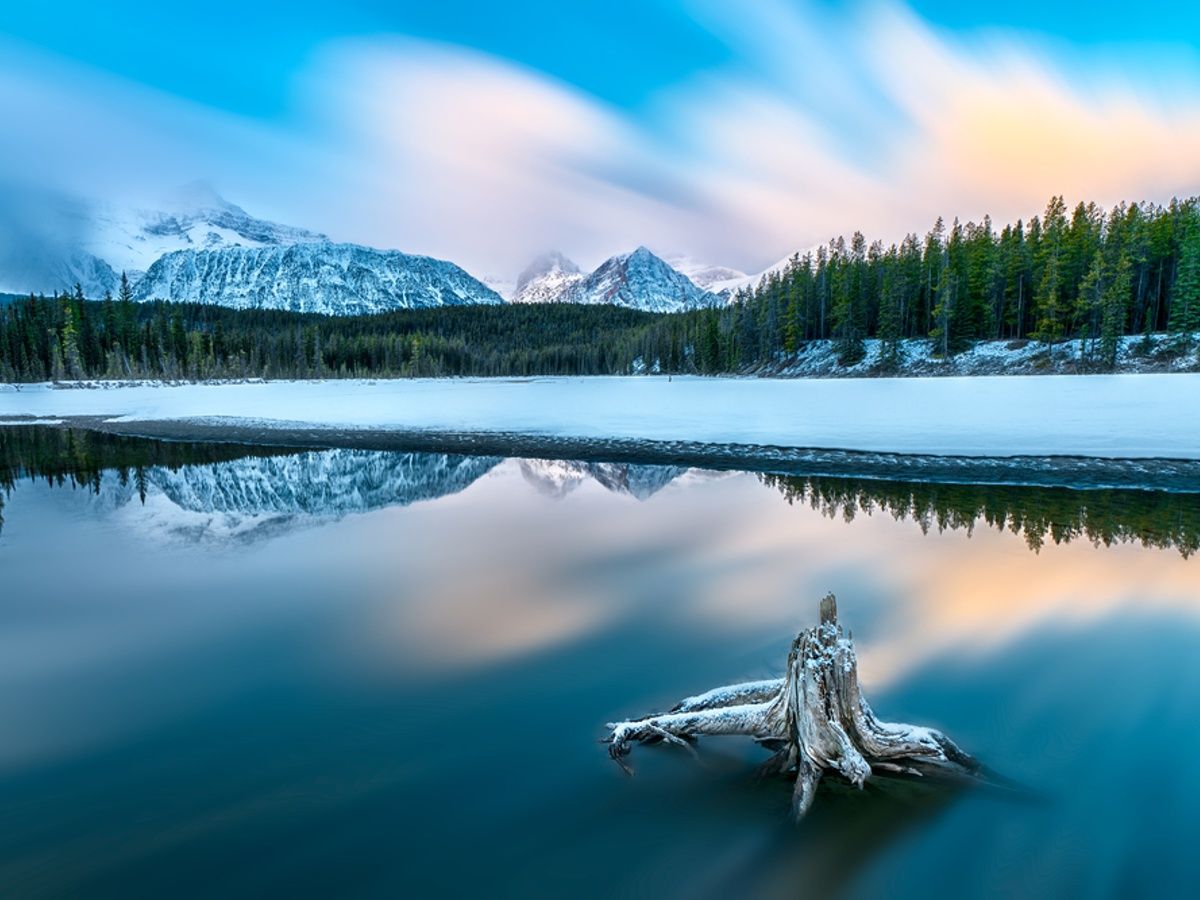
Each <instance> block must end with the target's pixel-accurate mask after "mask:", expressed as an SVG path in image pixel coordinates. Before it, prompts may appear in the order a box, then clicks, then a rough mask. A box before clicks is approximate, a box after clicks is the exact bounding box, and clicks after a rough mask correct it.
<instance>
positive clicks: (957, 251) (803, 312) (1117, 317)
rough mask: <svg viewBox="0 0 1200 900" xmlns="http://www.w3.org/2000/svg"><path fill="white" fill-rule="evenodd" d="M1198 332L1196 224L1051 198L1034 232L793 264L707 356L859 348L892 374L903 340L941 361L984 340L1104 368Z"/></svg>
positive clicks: (1164, 210) (946, 237)
mask: <svg viewBox="0 0 1200 900" xmlns="http://www.w3.org/2000/svg"><path fill="white" fill-rule="evenodd" d="M1164 330H1169V331H1173V332H1176V333H1178V334H1181V335H1191V334H1194V333H1195V332H1197V331H1200V211H1198V207H1197V200H1196V198H1192V199H1189V200H1186V201H1172V202H1171V203H1170V204H1169V205H1168V206H1165V207H1163V206H1155V205H1151V204H1146V203H1143V204H1133V205H1127V204H1120V205H1118V206H1116V207H1114V208H1113V209H1112V210H1110V211H1108V212H1105V211H1104V210H1102V209H1100V208H1099V207H1098V206H1096V205H1095V204H1084V203H1080V204H1079V205H1078V206H1076V207H1075V209H1074V211H1073V212H1071V213H1068V209H1067V206H1066V203H1065V201H1064V199H1063V198H1062V197H1061V196H1060V197H1054V198H1052V199H1051V200H1050V202H1049V204H1048V205H1047V207H1046V210H1045V213H1044V214H1043V215H1041V216H1035V217H1034V218H1033V219H1031V220H1030V221H1029V222H1028V223H1025V222H1021V221H1018V222H1016V223H1015V224H1012V225H1006V226H1004V227H1003V228H1001V229H999V230H997V229H996V228H995V227H994V226H993V224H992V222H991V220H990V219H989V218H985V219H984V220H983V222H982V223H974V222H969V223H967V224H965V225H964V224H962V223H960V222H958V221H957V220H956V221H955V222H954V223H953V224H952V225H950V227H949V228H947V227H946V225H945V223H944V222H943V221H942V220H941V219H938V221H937V223H936V224H935V225H934V227H933V228H932V229H931V230H930V231H929V232H928V233H927V234H926V235H925V237H924V238H920V237H918V236H917V235H916V234H909V235H908V236H907V237H905V238H904V240H903V241H901V242H900V243H899V244H893V245H891V246H889V247H885V246H884V245H883V244H882V243H880V242H878V241H877V242H875V243H872V244H868V243H867V241H866V239H865V238H864V237H863V235H862V233H861V232H859V233H855V234H854V236H853V237H852V238H851V239H850V240H849V241H848V242H847V241H846V240H844V239H842V238H838V239H835V240H833V241H831V242H830V244H829V245H828V246H827V247H821V248H820V249H818V250H817V251H816V252H815V253H809V254H806V255H804V256H796V257H793V259H792V260H791V262H790V264H789V266H787V267H786V269H785V270H784V271H783V272H776V273H772V274H771V275H770V276H769V277H768V278H766V279H765V280H764V281H763V282H761V283H760V284H759V285H758V286H757V287H756V288H755V289H754V290H753V291H750V292H747V293H746V294H745V295H744V296H743V297H742V298H741V302H740V303H737V304H734V306H733V308H732V309H731V310H730V311H729V312H728V313H726V314H725V315H724V316H723V317H722V319H721V321H720V322H719V327H718V329H717V333H716V334H715V335H712V334H710V335H709V336H708V345H709V346H708V350H709V352H710V355H711V354H715V355H717V356H718V357H719V358H718V359H717V360H716V363H717V365H718V367H720V368H738V367H739V366H742V365H746V364H748V363H753V362H756V361H762V360H765V359H769V358H772V357H774V356H775V355H776V354H778V353H780V352H792V351H795V350H796V349H798V348H799V346H800V345H801V344H802V343H803V342H805V341H809V340H814V339H832V340H833V341H835V342H836V345H837V350H838V357H839V360H840V361H841V362H842V363H843V364H852V363H854V362H857V361H858V360H860V359H861V358H862V357H863V355H864V352H865V347H864V340H865V339H866V338H868V337H876V338H879V339H880V341H881V358H882V360H883V362H884V365H885V366H887V365H892V366H895V365H898V364H899V362H900V355H901V352H902V349H901V348H902V345H901V343H900V341H901V340H902V339H904V338H928V339H929V340H930V341H931V342H932V343H933V350H934V352H935V353H937V354H938V355H941V356H944V357H949V356H953V355H954V354H956V353H959V352H961V351H962V350H965V349H967V348H968V347H969V346H970V345H971V343H972V342H973V341H976V340H981V339H1004V338H1008V339H1026V338H1028V339H1033V340H1038V341H1042V342H1044V343H1046V344H1048V345H1053V344H1056V343H1058V342H1061V341H1064V340H1078V341H1080V350H1081V356H1082V358H1083V360H1084V361H1085V363H1090V364H1091V365H1093V366H1094V367H1096V368H1111V367H1112V365H1113V364H1114V363H1115V361H1116V353H1117V342H1118V338H1120V336H1122V335H1125V334H1139V333H1149V332H1159V331H1164Z"/></svg>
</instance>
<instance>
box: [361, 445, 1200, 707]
mask: <svg viewBox="0 0 1200 900" xmlns="http://www.w3.org/2000/svg"><path fill="white" fill-rule="evenodd" d="M526 478H527V474H526V473H525V472H524V471H523V467H522V466H521V465H520V464H518V463H516V462H515V461H513V462H509V463H506V464H504V465H502V466H501V467H500V468H498V469H496V470H494V471H493V473H492V476H491V477H490V478H488V479H485V480H483V481H481V482H479V483H477V484H476V485H474V486H473V487H472V488H471V490H470V491H468V492H466V493H465V494H463V495H459V496H457V497H454V498H446V499H445V500H443V501H441V502H439V503H438V504H435V505H431V506H427V507H424V508H422V509H421V510H420V511H418V510H415V509H413V510H408V511H406V512H405V513H404V518H403V520H401V519H400V518H399V517H397V518H396V519H394V520H393V521H392V522H390V523H388V526H387V527H379V526H377V530H379V531H381V532H386V533H389V534H390V533H391V526H392V525H394V527H395V528H396V530H398V531H399V530H403V531H404V532H405V534H406V535H408V537H407V538H406V540H407V541H409V542H410V543H409V545H408V552H406V553H405V556H404V561H403V568H404V571H403V572H402V573H398V574H397V577H396V579H395V580H394V581H393V582H391V583H389V584H388V585H386V586H384V587H382V588H381V594H382V596H384V597H385V598H386V599H385V603H386V608H387V612H386V614H385V618H386V620H387V624H386V625H385V626H383V627H382V629H381V634H382V635H386V641H387V642H394V643H395V644H398V645H399V646H400V647H402V648H403V654H402V655H403V656H404V659H405V660H406V661H407V662H410V663H416V662H418V661H420V664H421V665H426V666H433V667H442V666H450V667H458V666H473V665H483V664H488V663H493V662H496V661H499V660H502V659H511V658H517V657H520V656H521V655H524V654H528V653H535V652H538V651H542V650H551V649H554V648H557V647H563V646H566V645H569V644H571V643H572V642H575V641H581V640H585V639H587V638H588V637H590V636H595V635H596V634H598V633H599V632H601V631H603V630H605V629H617V628H620V627H622V626H623V625H626V624H627V623H629V622H630V621H631V620H634V619H655V620H657V624H656V625H655V627H659V628H666V629H687V630H690V631H693V632H695V631H696V630H702V631H706V632H709V633H711V634H712V635H713V637H712V639H714V640H719V639H720V636H721V635H737V636H741V637H743V638H744V637H747V636H753V635H755V634H761V633H763V632H770V631H778V634H779V636H780V640H783V639H785V638H786V637H787V636H789V635H790V634H791V633H793V632H794V631H796V630H797V629H798V628H800V627H802V626H804V625H806V624H809V623H810V622H811V621H812V619H813V617H814V616H815V614H816V601H817V599H818V598H819V597H820V596H821V595H822V594H823V593H824V592H825V591H827V590H833V591H835V592H838V593H839V595H840V597H841V598H842V607H843V618H844V619H845V621H846V623H847V625H848V626H849V627H851V628H852V629H854V630H855V633H856V635H858V637H859V645H860V651H861V654H862V667H863V672H864V678H865V679H866V680H867V681H869V682H871V683H874V684H886V683H888V682H891V681H893V680H894V679H896V678H898V677H900V676H901V675H902V674H903V673H904V672H906V671H908V670H910V669H911V668H912V667H916V666H919V665H920V664H922V663H923V662H924V661H927V660H928V659H930V658H931V657H933V656H935V655H938V654H941V653H944V652H947V651H951V650H953V651H956V652H965V653H969V654H974V653H979V652H983V651H984V650H986V649H988V648H991V647H994V646H996V645H998V644H1001V643H1004V642H1008V641H1014V640H1016V639H1018V638H1019V637H1020V636H1021V635H1023V634H1026V633H1028V632H1030V631H1032V630H1035V629H1036V628H1038V627H1039V625H1040V624H1042V623H1052V622H1064V621H1065V622H1070V623H1081V622H1084V621H1091V620H1095V619H1098V618H1101V617H1103V616H1106V615H1110V614H1114V613H1117V612H1124V611H1127V610H1128V609H1129V608H1131V607H1132V606H1133V604H1137V608H1139V609H1146V608H1153V609H1155V610H1156V611H1162V610H1183V611H1185V612H1186V613H1188V614H1189V615H1190V614H1191V613H1192V610H1193V609H1194V608H1196V607H1195V604H1194V601H1196V600H1197V599H1198V594H1200V592H1198V591H1197V588H1196V578H1195V567H1196V563H1195V562H1194V561H1189V560H1187V559H1184V558H1182V557H1181V556H1179V554H1178V553H1176V552H1174V551H1172V550H1157V549H1145V548H1142V547H1139V546H1136V545H1119V546H1115V547H1111V548H1099V549H1097V548H1095V547H1093V546H1091V545H1090V544H1088V543H1085V542H1076V543H1070V544H1061V545H1056V544H1050V545H1047V546H1046V547H1044V548H1043V549H1042V550H1041V552H1040V553H1038V554H1034V553H1031V552H1030V551H1029V550H1028V549H1027V548H1026V546H1025V544H1024V542H1023V540H1022V539H1021V538H1020V537H1019V536H1016V535H1013V534H1010V533H1001V532H996V531H992V530H989V529H977V530H975V532H974V533H973V534H968V533H967V532H964V531H950V532H946V533H943V534H938V533H931V534H929V535H923V534H921V532H920V531H919V530H917V529H915V528H913V526H912V524H911V523H906V522H897V521H895V520H894V519H893V518H892V517H891V516H890V515H888V514H886V513H880V512H877V513H875V514H874V515H866V514H862V515H859V516H858V517H856V518H855V520H854V521H852V522H842V521H836V522H832V523H831V522H830V520H829V519H827V518H826V517H824V516H822V515H821V514H820V513H819V512H817V511H815V510H812V509H809V508H807V507H800V506H789V505H787V504H786V503H784V502H781V498H780V496H779V495H778V494H777V493H776V492H775V491H774V490H772V489H770V488H768V487H765V486H762V485H760V484H757V483H756V481H755V479H754V477H753V476H750V475H739V476H731V477H727V478H722V479H716V480H712V481H700V480H694V481H691V482H690V483H689V486H688V487H687V488H686V489H679V490H673V491H672V492H671V493H670V495H669V499H664V502H661V503H656V504H655V505H654V506H653V511H652V512H651V511H650V510H651V508H650V507H643V506H640V505H638V506H635V507H631V506H630V505H629V503H628V500H627V499H625V498H623V497H621V496H617V495H614V494H610V493H608V492H605V491H589V492H583V493H578V494H576V495H575V497H576V502H575V503H573V504H566V505H560V504H556V503H551V504H547V503H545V502H544V500H543V499H542V498H541V497H539V496H538V495H536V494H534V493H533V492H530V491H528V489H527V486H526V484H525V480H526ZM665 496H666V495H664V497H665ZM418 518H419V521H418ZM412 541H417V542H418V543H417V544H414V543H411V542H412Z"/></svg>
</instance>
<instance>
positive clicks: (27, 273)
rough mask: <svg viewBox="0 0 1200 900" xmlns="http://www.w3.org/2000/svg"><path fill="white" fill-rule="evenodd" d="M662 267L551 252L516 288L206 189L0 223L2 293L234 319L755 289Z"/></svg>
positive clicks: (650, 307)
mask: <svg viewBox="0 0 1200 900" xmlns="http://www.w3.org/2000/svg"><path fill="white" fill-rule="evenodd" d="M26 199H28V198H26ZM30 222H34V223H36V227H31V226H29V225H28V224H27V223H30ZM669 259H670V261H668V260H665V259H663V258H661V257H659V256H657V255H655V254H654V253H652V252H651V251H650V250H648V249H647V248H645V247H638V248H637V249H636V250H633V251H631V252H629V253H624V254H620V255H618V256H613V257H610V258H609V259H607V260H605V261H604V262H603V263H601V264H600V265H599V266H598V267H597V268H596V269H595V270H594V271H592V272H590V273H585V272H583V271H581V270H580V268H579V267H578V266H577V265H576V264H575V263H574V262H572V261H571V260H569V259H567V258H566V257H565V256H563V255H562V254H561V253H557V252H549V253H544V254H542V255H540V256H539V257H537V258H536V259H535V260H534V261H533V262H532V263H531V264H530V265H529V266H528V267H527V268H526V269H525V270H524V271H523V272H522V273H521V275H520V276H519V277H518V278H517V280H516V281H515V282H509V281H508V280H506V279H498V278H494V277H489V278H485V279H483V280H480V279H477V278H475V277H473V276H471V275H470V274H468V273H467V272H466V271H464V270H463V269H461V268H460V267H459V266H457V265H455V264H454V263H452V262H447V261H444V260H437V259H432V258H430V257H427V256H417V255H412V254H407V253H402V252H400V251H397V250H379V249H375V248H372V247H365V246H361V245H357V244H345V243H335V242H333V241H330V240H329V238H327V237H326V236H325V235H323V234H320V233H318V232H314V231H308V230H306V229H303V228H297V227H293V226H289V225H281V224H279V223H276V222H270V221H267V220H264V219H259V218H256V217H254V216H252V215H250V214H249V213H247V212H246V211H245V210H243V209H242V208H241V207H239V206H237V205H235V204H233V203H230V202H229V201H227V200H225V199H224V198H223V197H221V196H220V195H219V194H217V192H216V191H214V190H213V189H212V188H211V187H209V186H207V185H205V184H203V183H196V184H191V185H188V186H186V187H184V188H182V189H180V190H179V191H177V192H176V193H175V194H173V195H172V196H170V197H168V198H166V199H165V200H164V201H163V202H162V203H161V204H159V205H158V207H157V208H154V209H131V208H121V207H118V206H116V205H113V204H87V203H83V202H80V201H75V200H64V199H62V198H58V199H56V200H54V202H53V204H52V205H51V208H50V213H49V214H42V211H40V212H39V215H37V216H30V215H28V214H25V213H21V212H15V211H13V212H11V214H10V215H9V216H8V217H7V218H5V217H4V216H3V214H0V292H3V291H9V292H13V293H19V294H23V293H27V292H30V291H34V292H40V293H51V292H54V291H69V290H71V289H72V288H73V287H74V285H75V284H77V283H78V284H79V285H80V286H81V287H82V288H83V291H84V294H85V295H86V296H88V297H91V298H99V297H102V296H104V295H105V294H107V293H112V294H115V293H116V292H117V289H118V285H119V281H120V274H121V273H122V272H125V273H126V274H127V275H128V276H129V279H130V281H131V283H132V284H133V292H134V298H135V299H137V300H152V299H163V300H175V301H187V302H199V303H213V304H218V305H222V306H230V307H235V308H262V309H286V310H292V311H297V312H314V313H326V314H332V315H361V314H366V313H376V312H384V311H387V310H393V309H417V308H424V307H435V306H459V305H474V304H498V303H502V302H504V301H509V302H514V303H583V304H604V303H609V304H614V305H617V306H624V307H628V308H631V309H640V310H646V311H650V312H678V311H681V310H688V309H699V308H703V307H706V306H718V305H721V304H723V303H725V302H727V300H728V298H729V296H730V294H731V292H730V291H729V289H728V287H729V285H733V284H736V285H739V286H740V285H742V284H743V283H750V282H752V281H753V280H754V279H752V278H751V277H750V276H746V275H745V274H744V273H742V272H739V271H737V270H735V269H729V268H726V267H722V266H712V265H707V264H704V263H699V262H696V261H694V260H691V259H689V258H687V257H684V256H673V257H670V258H669Z"/></svg>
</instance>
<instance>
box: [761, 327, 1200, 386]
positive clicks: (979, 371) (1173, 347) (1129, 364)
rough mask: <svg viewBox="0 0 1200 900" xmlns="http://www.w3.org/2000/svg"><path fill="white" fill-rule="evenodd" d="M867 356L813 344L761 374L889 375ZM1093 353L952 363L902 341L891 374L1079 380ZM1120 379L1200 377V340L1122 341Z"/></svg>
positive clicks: (992, 355) (975, 350) (996, 355)
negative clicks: (841, 354)
mask: <svg viewBox="0 0 1200 900" xmlns="http://www.w3.org/2000/svg"><path fill="white" fill-rule="evenodd" d="M1198 337H1200V336H1198ZM865 344H866V355H865V356H864V357H863V358H862V359H861V360H860V361H859V362H857V363H855V364H854V365H852V366H845V365H842V364H841V363H839V362H838V356H837V349H836V347H835V345H834V342H833V341H810V342H809V343H807V344H805V345H804V347H803V348H802V349H801V350H800V351H799V352H797V353H793V354H788V355H785V356H781V357H780V358H779V359H778V360H776V361H775V362H774V363H772V364H771V365H769V366H762V367H760V368H759V369H757V370H755V372H754V374H756V375H769V376H773V377H780V378H861V377H870V376H876V375H881V374H884V372H883V370H882V367H881V365H880V355H881V352H882V347H881V343H880V341H878V340H875V339H871V340H868V341H866V342H865ZM1089 354H1091V355H1092V356H1093V358H1094V357H1095V356H1098V355H1099V347H1098V346H1096V347H1083V348H1081V346H1080V342H1079V341H1077V340H1076V341H1063V342H1061V343H1059V344H1056V345H1055V346H1054V347H1053V348H1050V347H1047V345H1046V344H1043V343H1040V342H1038V341H1030V340H1019V341H979V342H977V343H976V344H975V345H974V346H973V347H971V348H970V349H968V350H965V351H963V352H962V353H958V354H955V355H954V356H951V357H949V358H942V357H941V356H938V355H937V354H936V353H935V351H934V347H933V342H932V341H929V340H926V339H921V340H917V339H907V340H903V341H901V342H900V365H899V367H897V368H896V369H895V370H894V371H893V372H891V373H890V374H893V375H899V376H920V377H924V376H955V375H1077V374H1087V373H1089V372H1094V371H1096V369H1097V368H1098V366H1097V364H1096V363H1095V362H1090V361H1089V359H1088V356H1089ZM1115 371H1116V373H1118V374H1144V373H1159V372H1200V340H1195V339H1194V340H1193V341H1192V343H1191V346H1190V347H1187V348H1186V349H1180V347H1179V345H1178V342H1177V339H1176V338H1175V337H1173V336H1171V335H1165V334H1155V335H1151V336H1150V338H1149V339H1147V338H1145V337H1143V336H1141V335H1130V336H1126V337H1123V338H1121V341H1120V343H1119V345H1118V347H1117V362H1116V367H1115Z"/></svg>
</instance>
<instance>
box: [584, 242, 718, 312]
mask: <svg viewBox="0 0 1200 900" xmlns="http://www.w3.org/2000/svg"><path fill="white" fill-rule="evenodd" d="M572 299H575V301H576V302H579V303H612V304H615V305H617V306H627V307H629V308H630V309H643V310H646V311H648V312H678V311H679V310H684V309H696V308H698V307H702V306H711V305H713V304H714V303H716V302H718V300H717V298H716V297H715V296H714V295H712V294H710V293H708V292H707V291H704V290H701V289H700V288H698V287H696V285H694V284H693V283H692V282H691V281H690V280H689V279H688V278H687V276H686V275H683V274H681V273H679V272H677V271H676V270H675V269H673V268H671V266H670V265H668V264H667V263H666V262H665V261H663V260H662V259H661V258H660V257H658V256H656V255H655V254H654V253H653V252H652V251H650V250H649V249H648V248H646V247H644V246H641V247H638V248H637V249H635V250H633V251H631V252H629V253H624V254H621V255H620V256H613V257H610V258H609V259H607V260H605V261H604V262H603V263H601V264H600V266H599V268H597V269H596V271H594V272H592V274H591V275H589V276H587V278H585V279H583V281H581V282H580V284H579V286H578V291H577V296H576V297H574V298H572Z"/></svg>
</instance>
